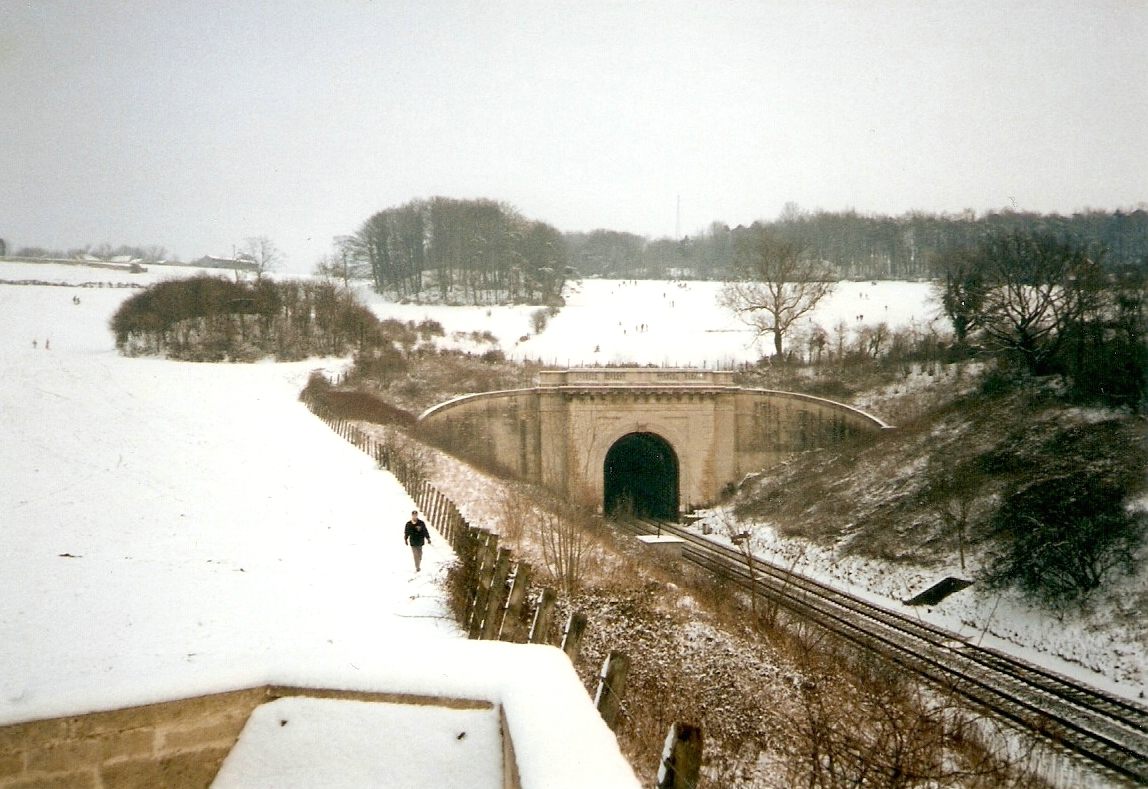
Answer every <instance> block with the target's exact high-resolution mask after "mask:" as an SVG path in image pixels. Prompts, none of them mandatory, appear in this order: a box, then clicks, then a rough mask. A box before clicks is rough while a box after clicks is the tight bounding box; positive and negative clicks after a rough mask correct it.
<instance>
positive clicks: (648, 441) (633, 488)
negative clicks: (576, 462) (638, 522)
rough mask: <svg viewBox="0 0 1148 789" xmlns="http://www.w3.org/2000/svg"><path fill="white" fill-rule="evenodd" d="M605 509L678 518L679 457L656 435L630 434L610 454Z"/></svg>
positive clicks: (604, 487)
mask: <svg viewBox="0 0 1148 789" xmlns="http://www.w3.org/2000/svg"><path fill="white" fill-rule="evenodd" d="M603 466H604V467H603V509H604V510H605V512H606V513H607V514H614V513H629V512H632V513H633V514H634V515H638V516H641V517H648V518H666V519H671V520H676V519H677V517H678V478H679V477H678V456H677V455H676V454H675V453H674V449H673V447H671V446H670V444H669V443H668V442H667V441H666V440H665V439H664V438H662V437H661V436H658V435H655V434H654V433H629V434H627V435H625V436H622V437H621V438H620V439H618V440H617V441H616V442H614V445H613V446H612V447H610V450H609V451H608V452H607V453H606V462H605V463H604V464H603Z"/></svg>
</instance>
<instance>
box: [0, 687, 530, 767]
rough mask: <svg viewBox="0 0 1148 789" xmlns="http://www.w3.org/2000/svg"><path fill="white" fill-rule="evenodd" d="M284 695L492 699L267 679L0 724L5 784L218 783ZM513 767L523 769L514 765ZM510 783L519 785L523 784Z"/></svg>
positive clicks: (441, 701) (465, 703)
mask: <svg viewBox="0 0 1148 789" xmlns="http://www.w3.org/2000/svg"><path fill="white" fill-rule="evenodd" d="M284 696H313V697H318V698H338V699H351V700H355V701H385V702H391V703H400V704H424V705H432V706H442V707H456V708H462V709H489V708H490V707H492V706H493V705H492V703H491V702H489V701H482V700H472V699H451V698H441V697H437V696H414V695H408V694H395V693H370V692H359V691H342V690H322V689H311V688H292V687H284V686H263V687H258V688H251V689H245V690H237V691H231V692H227V693H217V694H213V695H209V696H199V697H196V698H191V699H183V700H179V701H169V702H162V703H158V704H148V705H145V706H141V707H129V708H126V709H122V710H112V711H109V712H93V713H89V714H87V715H76V716H71V717H65V718H52V719H49V720H40V721H32V722H30V723H18V724H14V725H10V726H0V789H159V788H160V787H162V788H163V789H193V787H194V788H196V789H203V787H207V786H210V785H211V782H212V780H214V778H215V775H216V773H218V772H219V768H220V766H221V765H222V764H223V760H224V759H225V758H226V757H227V754H228V753H229V752H230V751H231V748H232V747H233V746H234V745H235V742H236V740H238V739H239V734H240V732H241V731H242V730H243V726H244V724H245V723H246V722H247V718H248V717H249V716H250V715H251V712H252V710H254V709H255V708H256V707H257V706H259V705H260V704H263V703H264V702H267V701H272V700H274V699H277V698H282V697H284ZM505 728H506V727H505V726H504V727H503V729H504V737H505V736H506V734H505ZM504 749H508V750H509V753H511V754H513V745H512V744H511V743H509V742H506V743H504ZM506 772H507V773H508V774H515V775H516V771H515V770H514V769H513V768H508V769H507V771H506ZM515 780H516V779H515ZM506 786H507V787H509V788H510V789H516V786H517V784H516V783H507V784H506Z"/></svg>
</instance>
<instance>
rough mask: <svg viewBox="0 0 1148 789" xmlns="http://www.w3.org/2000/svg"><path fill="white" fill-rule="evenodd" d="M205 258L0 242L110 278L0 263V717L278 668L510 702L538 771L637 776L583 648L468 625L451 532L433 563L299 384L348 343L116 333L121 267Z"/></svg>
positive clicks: (283, 675)
mask: <svg viewBox="0 0 1148 789" xmlns="http://www.w3.org/2000/svg"><path fill="white" fill-rule="evenodd" d="M189 272H192V273H194V270H193V269H167V270H157V269H155V268H153V269H152V270H150V271H149V272H147V273H143V274H129V273H126V272H124V273H121V272H113V271H108V270H105V269H98V270H91V269H86V268H83V267H77V266H65V265H35V264H17V263H11V262H0V281H3V280H6V281H8V282H21V281H30V280H37V281H44V282H53V283H66V282H72V283H77V284H79V283H89V282H92V283H95V282H102V283H105V286H103V287H97V286H92V287H83V288H80V287H57V286H53V285H27V284H24V285H11V284H0V423H2V424H3V425H4V440H3V442H2V443H0V469H2V470H3V484H2V486H0V536H2V539H3V544H4V551H3V552H2V553H0V725H4V724H9V723H15V722H21V721H27V720H36V719H42V718H50V717H56V716H61V715H75V714H79V713H83V712H90V711H97V710H106V709H116V708H122V707H128V706H135V705H140V704H147V703H152V702H159V701H165V700H169V699H176V698H185V697H188V696H194V695H199V694H203V693H211V692H222V691H226V690H231V689H238V688H246V687H256V686H260V685H264V684H286V685H295V686H303V687H308V686H310V687H335V688H354V689H363V690H380V691H386V692H404V693H423V694H428V695H439V694H447V695H452V696H454V697H461V698H477V699H486V700H488V701H491V702H492V703H495V704H501V705H502V706H503V707H504V709H505V710H506V714H507V716H508V719H510V726H511V729H512V730H513V734H514V737H515V746H516V748H517V749H518V750H517V752H518V756H519V758H520V760H521V762H520V765H519V767H520V770H521V772H522V774H523V786H540V785H544V781H545V780H547V779H546V775H545V773H546V771H548V770H550V769H553V768H554V766H555V765H557V766H558V767H562V766H563V765H566V766H568V767H571V769H575V768H577V769H576V770H575V773H574V774H575V775H576V774H578V770H581V771H582V772H583V773H586V774H589V775H592V776H593V775H597V776H598V777H600V778H602V779H603V780H604V781H605V782H606V783H607V784H611V783H613V784H617V785H622V786H627V785H631V783H632V772H631V771H630V769H629V767H628V765H626V764H625V761H624V759H623V758H622V756H621V754H620V753H619V751H618V749H617V745H616V743H615V742H614V739H613V736H612V734H611V733H610V732H609V730H608V729H607V728H606V727H605V725H604V724H603V723H602V721H601V719H600V718H598V717H597V714H596V712H595V711H594V709H593V706H592V705H591V704H590V702H589V698H588V696H587V694H586V692H585V690H584V689H583V688H582V686H581V684H580V683H579V682H578V679H577V676H576V674H575V673H574V671H573V669H572V667H571V666H570V664H569V661H568V660H567V659H566V657H565V655H563V654H561V653H560V652H558V651H557V650H553V649H551V648H544V647H521V646H512V645H500V644H479V643H477V642H469V641H466V640H464V634H462V633H461V632H460V630H459V628H458V627H457V626H456V625H455V624H454V623H453V621H452V619H451V618H450V617H449V615H448V613H447V608H446V604H445V600H444V592H443V588H442V577H443V573H444V569H445V568H444V566H445V564H446V563H447V562H449V561H450V560H451V558H452V553H451V551H450V549H449V547H447V546H446V545H445V543H444V541H442V540H440V539H435V538H434V536H432V540H433V541H432V543H431V545H430V546H428V547H427V548H426V549H425V552H424V558H423V571H422V572H421V573H418V574H415V573H414V572H413V562H412V558H411V554H410V551H409V550H408V549H407V548H405V547H404V546H403V543H402V537H401V534H402V524H403V522H404V521H405V520H406V518H407V516H408V514H409V513H410V511H411V510H412V509H413V508H414V505H413V502H412V501H411V499H410V498H409V496H408V495H407V494H406V492H405V491H404V490H403V489H402V487H401V486H400V485H399V484H398V482H397V481H396V480H395V479H394V477H393V476H391V475H390V474H389V473H388V472H385V471H382V470H380V469H379V468H378V467H377V466H376V465H375V464H374V462H373V461H372V460H371V459H370V458H368V457H367V456H366V455H365V454H364V453H362V452H360V451H359V450H357V449H355V448H354V447H352V446H351V445H350V444H349V443H348V442H346V441H344V440H343V439H341V438H339V437H338V436H337V435H336V434H335V433H333V432H332V431H331V430H330V429H329V428H327V426H326V425H325V424H323V423H322V422H321V421H320V420H318V419H317V418H315V417H314V416H313V415H312V414H311V413H310V412H309V411H308V410H307V409H306V407H305V406H303V405H302V404H301V403H300V402H299V400H298V393H299V391H300V389H301V388H302V386H303V385H304V383H305V381H306V379H307V376H308V375H309V373H310V372H311V371H312V370H314V369H322V370H325V371H327V372H328V373H329V374H335V373H337V372H338V371H339V370H341V369H342V368H343V367H344V366H345V365H346V360H341V359H327V360H311V361H308V362H303V363H293V364H272V363H263V364H251V365H210V364H191V363H181V362H172V361H166V360H157V359H142V358H141V359H129V358H123V357H121V356H119V355H118V354H117V353H116V351H115V350H114V347H113V340H112V337H111V335H110V333H109V331H108V328H107V322H108V319H109V318H110V316H111V314H112V313H113V312H114V310H115V309H116V308H117V306H118V305H119V304H120V303H121V302H122V300H123V299H124V298H127V297H128V296H129V295H131V293H133V292H134V291H133V290H132V289H129V288H117V287H111V286H108V283H112V282H115V283H122V282H130V283H139V284H146V283H148V282H154V281H157V280H159V279H163V278H166V277H169V276H186V275H187V274H188V273H189ZM109 278H110V279H109ZM75 296H78V297H79V300H80V303H79V304H76V303H74V301H73V297H75ZM49 343H50V345H49ZM429 525H430V526H431V527H432V529H433V527H434V524H433V523H431V524H429ZM432 535H433V532H432ZM506 650H511V652H512V654H513V657H512V656H511V654H508V653H507V652H506ZM555 654H556V655H557V657H555ZM563 672H564V673H563ZM522 688H526V690H522ZM575 688H576V689H577V691H578V692H577V693H574V692H573V689H575ZM552 689H553V692H552ZM570 705H573V707H571V706H570ZM579 705H580V706H579ZM571 710H573V711H571ZM308 714H310V713H308ZM326 714H327V713H323V715H326ZM560 714H561V715H564V716H568V717H567V718H563V719H561V720H558V719H557V716H558V715H560ZM339 716H341V717H340V718H339V720H342V721H344V723H345V721H346V718H347V717H353V713H345V714H344V713H339ZM322 717H323V716H317V717H316V718H315V720H316V721H317V722H316V724H315V725H320V723H319V721H320V718H322ZM338 725H339V726H340V727H342V725H343V724H338ZM452 725H453V724H452ZM480 728H481V726H480ZM557 732H561V733H562V735H563V736H562V739H561V741H560V744H559V743H557V742H551V741H550V740H559V738H558V737H557V736H556V733H557ZM571 738H572V739H574V740H575V741H583V742H587V743H589V744H590V747H589V748H587V749H583V750H581V751H580V753H579V757H580V759H579V761H578V762H577V763H575V764H571V762H570V759H571V758H572V757H567V758H566V759H565V760H563V759H562V758H559V757H560V754H558V753H557V752H558V751H561V750H562V749H564V748H567V747H569V740H570V739H571ZM255 739H256V740H258V736H255ZM476 741H477V742H480V743H481V742H482V739H481V737H479V736H478V735H476ZM348 747H352V746H348ZM425 766H426V765H425V764H424V767H425ZM527 775H530V776H532V778H531V780H532V781H533V782H532V783H530V782H527V780H526V778H527ZM619 776H621V780H620V781H619ZM276 780H277V779H276ZM440 785H441V784H440ZM545 785H552V784H545Z"/></svg>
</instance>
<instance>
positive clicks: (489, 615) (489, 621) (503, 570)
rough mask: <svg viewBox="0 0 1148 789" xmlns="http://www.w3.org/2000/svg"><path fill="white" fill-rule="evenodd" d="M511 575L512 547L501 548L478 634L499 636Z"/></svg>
mask: <svg viewBox="0 0 1148 789" xmlns="http://www.w3.org/2000/svg"><path fill="white" fill-rule="evenodd" d="M508 575H510V549H509V548H499V549H498V559H497V561H495V563H494V574H493V575H491V576H490V591H489V592H487V594H486V612H485V613H484V614H483V617H482V624H481V625H480V626H479V628H478V633H477V634H476V635H477V636H478V637H479V638H481V639H483V640H485V641H490V640H491V639H494V638H496V637H497V636H498V629H499V628H500V627H501V626H502V606H503V605H504V604H505V603H506V577H507V576H508Z"/></svg>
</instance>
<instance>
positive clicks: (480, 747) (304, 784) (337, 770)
mask: <svg viewBox="0 0 1148 789" xmlns="http://www.w3.org/2000/svg"><path fill="white" fill-rule="evenodd" d="M427 764H435V769H434V770H433V771H427V769H426V765H427ZM444 785H445V786H464V785H465V786H470V787H475V789H498V788H499V787H501V786H502V742H501V736H500V734H499V724H498V712H497V711H496V710H494V709H487V710H454V709H443V708H436V707H425V706H420V705H414V704H385V703H374V702H363V701H333V700H330V699H310V698H285V699H279V700H278V701H274V702H271V703H269V704H264V705H263V706H262V707H260V708H258V709H256V710H255V711H254V712H253V713H252V714H251V717H250V718H249V719H248V721H247V725H246V726H245V727H244V730H243V733H242V734H241V735H240V738H239V741H238V742H237V743H236V745H235V747H234V748H233V749H232V751H231V753H230V754H229V755H228V757H227V760H226V761H225V762H224V764H223V767H222V768H221V769H220V772H219V775H218V776H217V777H216V780H215V782H214V784H213V786H214V787H216V789H228V788H229V787H235V788H236V789H241V788H244V789H250V788H251V787H260V786H266V787H276V789H295V788H296V787H297V788H298V789H311V787H315V786H326V787H331V789H335V788H336V787H355V786H395V787H400V786H401V787H405V788H406V789H437V787H441V786H444Z"/></svg>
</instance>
